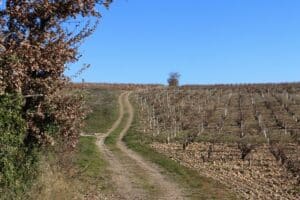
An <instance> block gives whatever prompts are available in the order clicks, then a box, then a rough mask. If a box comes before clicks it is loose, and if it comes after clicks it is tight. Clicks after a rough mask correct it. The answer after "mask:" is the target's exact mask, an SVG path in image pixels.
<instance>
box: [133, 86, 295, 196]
mask: <svg viewBox="0 0 300 200" xmlns="http://www.w3.org/2000/svg"><path fill="white" fill-rule="evenodd" d="M135 101H136V102H137V104H138V111H139V112H138V114H139V116H140V119H141V126H140V131H141V132H143V133H145V134H151V136H152V138H153V141H154V143H153V144H152V147H153V148H155V149H156V150H157V151H159V152H162V153H165V154H167V155H168V156H170V157H172V159H174V160H176V161H178V162H180V163H181V164H183V165H185V166H188V167H190V168H194V169H197V170H198V171H199V173H200V174H202V175H205V176H208V177H211V178H214V179H216V180H218V181H220V182H222V183H224V184H225V185H227V186H228V187H230V188H232V189H233V190H234V191H235V192H236V193H237V195H238V196H241V197H243V198H247V199H257V198H258V197H259V198H260V199H282V198H284V199H299V197H300V190H299V185H300V154H299V152H300V145H299V144H300V85H299V84H278V85H271V84H269V85H268V84H266V85H232V86H227V85H219V86H184V87H169V88H149V89H143V90H140V91H138V92H136V95H135Z"/></svg>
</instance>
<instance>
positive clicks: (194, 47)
mask: <svg viewBox="0 0 300 200" xmlns="http://www.w3.org/2000/svg"><path fill="white" fill-rule="evenodd" d="M81 53H82V54H83V57H82V59H81V60H80V62H78V63H76V64H73V65H71V70H70V71H68V72H67V73H66V74H67V75H71V74H74V73H75V72H76V71H77V70H78V68H79V67H80V66H81V65H82V64H83V63H89V64H91V68H89V69H88V70H86V71H85V72H84V73H83V74H82V75H81V77H79V78H78V79H75V80H74V81H80V80H81V79H82V78H84V79H85V80H86V81H88V82H110V83H114V82H116V83H166V79H167V77H168V74H169V73H170V72H179V73H180V74H181V75H182V77H181V83H182V84H215V83H255V82H260V83H261V82H293V81H300V1H299V0H186V1H182V0H181V1H179V0H151V1H150V0H115V2H114V3H113V4H112V6H111V8H110V10H108V11H104V12H103V18H102V21H101V23H100V25H99V27H98V29H97V31H96V32H95V33H94V35H93V36H91V37H90V38H88V39H87V40H86V41H85V43H84V44H83V45H82V46H81Z"/></svg>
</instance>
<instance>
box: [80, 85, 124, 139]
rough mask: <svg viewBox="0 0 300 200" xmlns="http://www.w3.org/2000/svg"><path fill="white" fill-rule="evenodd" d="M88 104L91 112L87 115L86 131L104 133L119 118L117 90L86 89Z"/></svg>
mask: <svg viewBox="0 0 300 200" xmlns="http://www.w3.org/2000/svg"><path fill="white" fill-rule="evenodd" d="M86 91H87V105H88V106H89V107H90V109H91V111H92V112H91V113H90V114H89V115H88V116H87V118H86V120H85V122H86V125H85V127H84V129H83V131H84V132H85V133H88V134H91V133H104V132H106V131H107V130H108V129H109V128H110V127H111V126H112V124H113V123H114V122H115V121H116V120H117V118H118V94H119V92H117V91H109V90H100V89H86Z"/></svg>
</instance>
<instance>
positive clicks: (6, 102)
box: [0, 94, 37, 199]
mask: <svg viewBox="0 0 300 200" xmlns="http://www.w3.org/2000/svg"><path fill="white" fill-rule="evenodd" d="M22 104H23V99H22V98H21V96H19V95H12V94H5V95H1V96H0V193H1V198H3V199H17V198H18V196H19V195H20V194H21V193H22V192H24V190H25V189H26V187H28V186H29V185H30V182H31V180H32V179H33V178H34V174H35V171H36V170H35V165H36V163H37V162H36V161H37V153H36V152H35V149H34V148H31V149H29V148H26V147H25V146H24V142H23V141H24V138H25V132H26V123H25V121H24V120H23V118H22V115H21V109H22Z"/></svg>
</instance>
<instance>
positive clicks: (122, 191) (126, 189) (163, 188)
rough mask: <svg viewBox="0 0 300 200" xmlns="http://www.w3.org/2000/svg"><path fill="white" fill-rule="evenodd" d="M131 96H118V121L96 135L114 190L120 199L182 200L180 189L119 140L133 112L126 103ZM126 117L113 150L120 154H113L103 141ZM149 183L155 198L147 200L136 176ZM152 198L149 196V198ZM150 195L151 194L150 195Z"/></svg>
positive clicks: (146, 194)
mask: <svg viewBox="0 0 300 200" xmlns="http://www.w3.org/2000/svg"><path fill="white" fill-rule="evenodd" d="M129 95H130V92H126V93H122V94H121V95H120V96H119V100H118V102H119V117H118V119H117V121H116V122H115V123H114V124H113V126H112V128H111V129H109V131H108V132H107V133H106V134H102V135H99V134H98V135H97V138H98V140H97V145H98V147H99V149H100V151H101V152H102V153H103V155H104V158H105V159H106V160H107V161H108V162H109V164H110V167H111V171H112V181H113V183H114V184H115V186H116V189H117V192H118V193H119V194H118V195H120V196H121V197H122V198H124V199H128V200H134V199H141V200H143V199H164V200H176V199H177V200H181V199H186V198H184V197H183V194H182V191H181V189H180V187H179V186H178V185H177V184H176V183H174V182H172V181H171V180H170V178H169V177H166V176H164V175H163V174H162V173H161V172H162V170H161V169H160V168H159V167H158V166H156V165H155V164H153V163H151V162H149V161H146V160H144V159H143V158H142V157H141V156H140V155H138V154H137V153H135V152H134V151H132V150H130V149H128V148H127V146H126V145H125V144H124V142H123V141H122V138H123V137H124V135H125V134H126V133H127V131H128V130H129V128H130V126H131V124H132V122H133V118H134V109H133V107H132V105H131V103H130V101H129ZM125 113H127V114H128V118H127V121H126V124H125V126H124V128H123V129H122V131H121V132H120V135H119V137H118V140H117V144H116V147H117V148H118V149H119V150H120V152H118V153H116V152H112V151H111V150H110V149H109V148H108V147H107V146H106V145H105V144H104V140H105V138H106V137H107V136H108V135H110V134H111V133H112V132H113V131H114V130H116V129H117V128H118V127H119V126H120V124H121V122H122V119H123V117H124V115H125ZM141 174H142V176H143V179H144V180H145V181H147V182H148V184H149V185H151V187H153V188H156V189H157V191H159V192H156V193H155V197H154V196H149V191H147V190H146V189H145V188H143V187H141V186H140V183H139V180H138V178H137V177H138V176H141ZM150 195H151V194H150ZM152 195H153V194H152Z"/></svg>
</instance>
